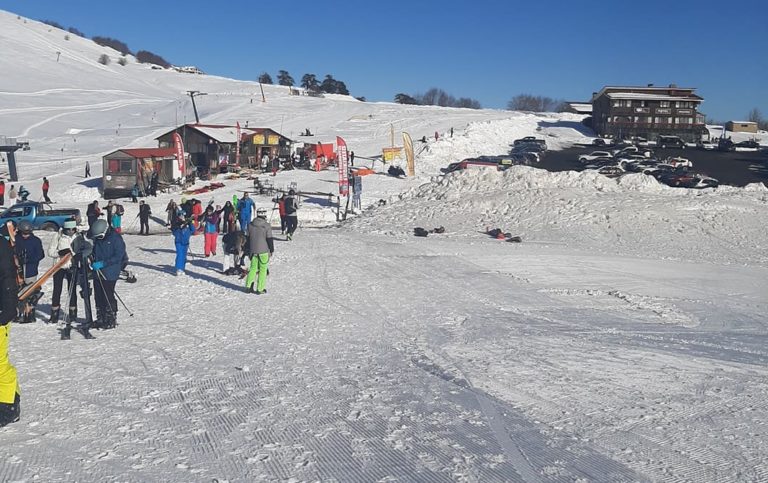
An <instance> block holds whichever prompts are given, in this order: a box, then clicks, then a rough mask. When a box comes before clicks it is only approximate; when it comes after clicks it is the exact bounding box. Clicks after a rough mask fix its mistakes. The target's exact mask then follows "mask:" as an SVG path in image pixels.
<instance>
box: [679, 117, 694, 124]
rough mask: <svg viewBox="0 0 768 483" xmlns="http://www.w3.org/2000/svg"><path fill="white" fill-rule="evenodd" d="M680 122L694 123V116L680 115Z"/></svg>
mask: <svg viewBox="0 0 768 483" xmlns="http://www.w3.org/2000/svg"><path fill="white" fill-rule="evenodd" d="M677 123H678V124H693V118H692V117H678V118H677Z"/></svg>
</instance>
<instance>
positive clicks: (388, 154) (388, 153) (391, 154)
mask: <svg viewBox="0 0 768 483" xmlns="http://www.w3.org/2000/svg"><path fill="white" fill-rule="evenodd" d="M381 151H382V154H383V155H384V161H392V160H394V159H395V158H399V157H400V154H401V153H402V152H403V148H384V149H382V150H381Z"/></svg>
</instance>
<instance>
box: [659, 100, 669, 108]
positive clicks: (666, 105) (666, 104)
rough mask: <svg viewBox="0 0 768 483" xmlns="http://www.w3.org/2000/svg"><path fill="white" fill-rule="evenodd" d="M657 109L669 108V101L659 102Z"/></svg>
mask: <svg viewBox="0 0 768 483" xmlns="http://www.w3.org/2000/svg"><path fill="white" fill-rule="evenodd" d="M659 107H669V101H661V102H660V103H659Z"/></svg>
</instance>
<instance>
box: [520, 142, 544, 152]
mask: <svg viewBox="0 0 768 483" xmlns="http://www.w3.org/2000/svg"><path fill="white" fill-rule="evenodd" d="M546 150H547V147H546V146H543V145H541V144H539V143H521V144H517V145H515V146H514V147H513V148H512V151H511V152H512V153H543V152H544V151H546Z"/></svg>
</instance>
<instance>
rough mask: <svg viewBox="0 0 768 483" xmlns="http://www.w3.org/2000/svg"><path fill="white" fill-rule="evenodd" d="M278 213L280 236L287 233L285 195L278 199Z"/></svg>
mask: <svg viewBox="0 0 768 483" xmlns="http://www.w3.org/2000/svg"><path fill="white" fill-rule="evenodd" d="M277 212H278V213H279V214H280V234H284V233H285V193H283V194H282V195H280V198H278V199H277Z"/></svg>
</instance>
